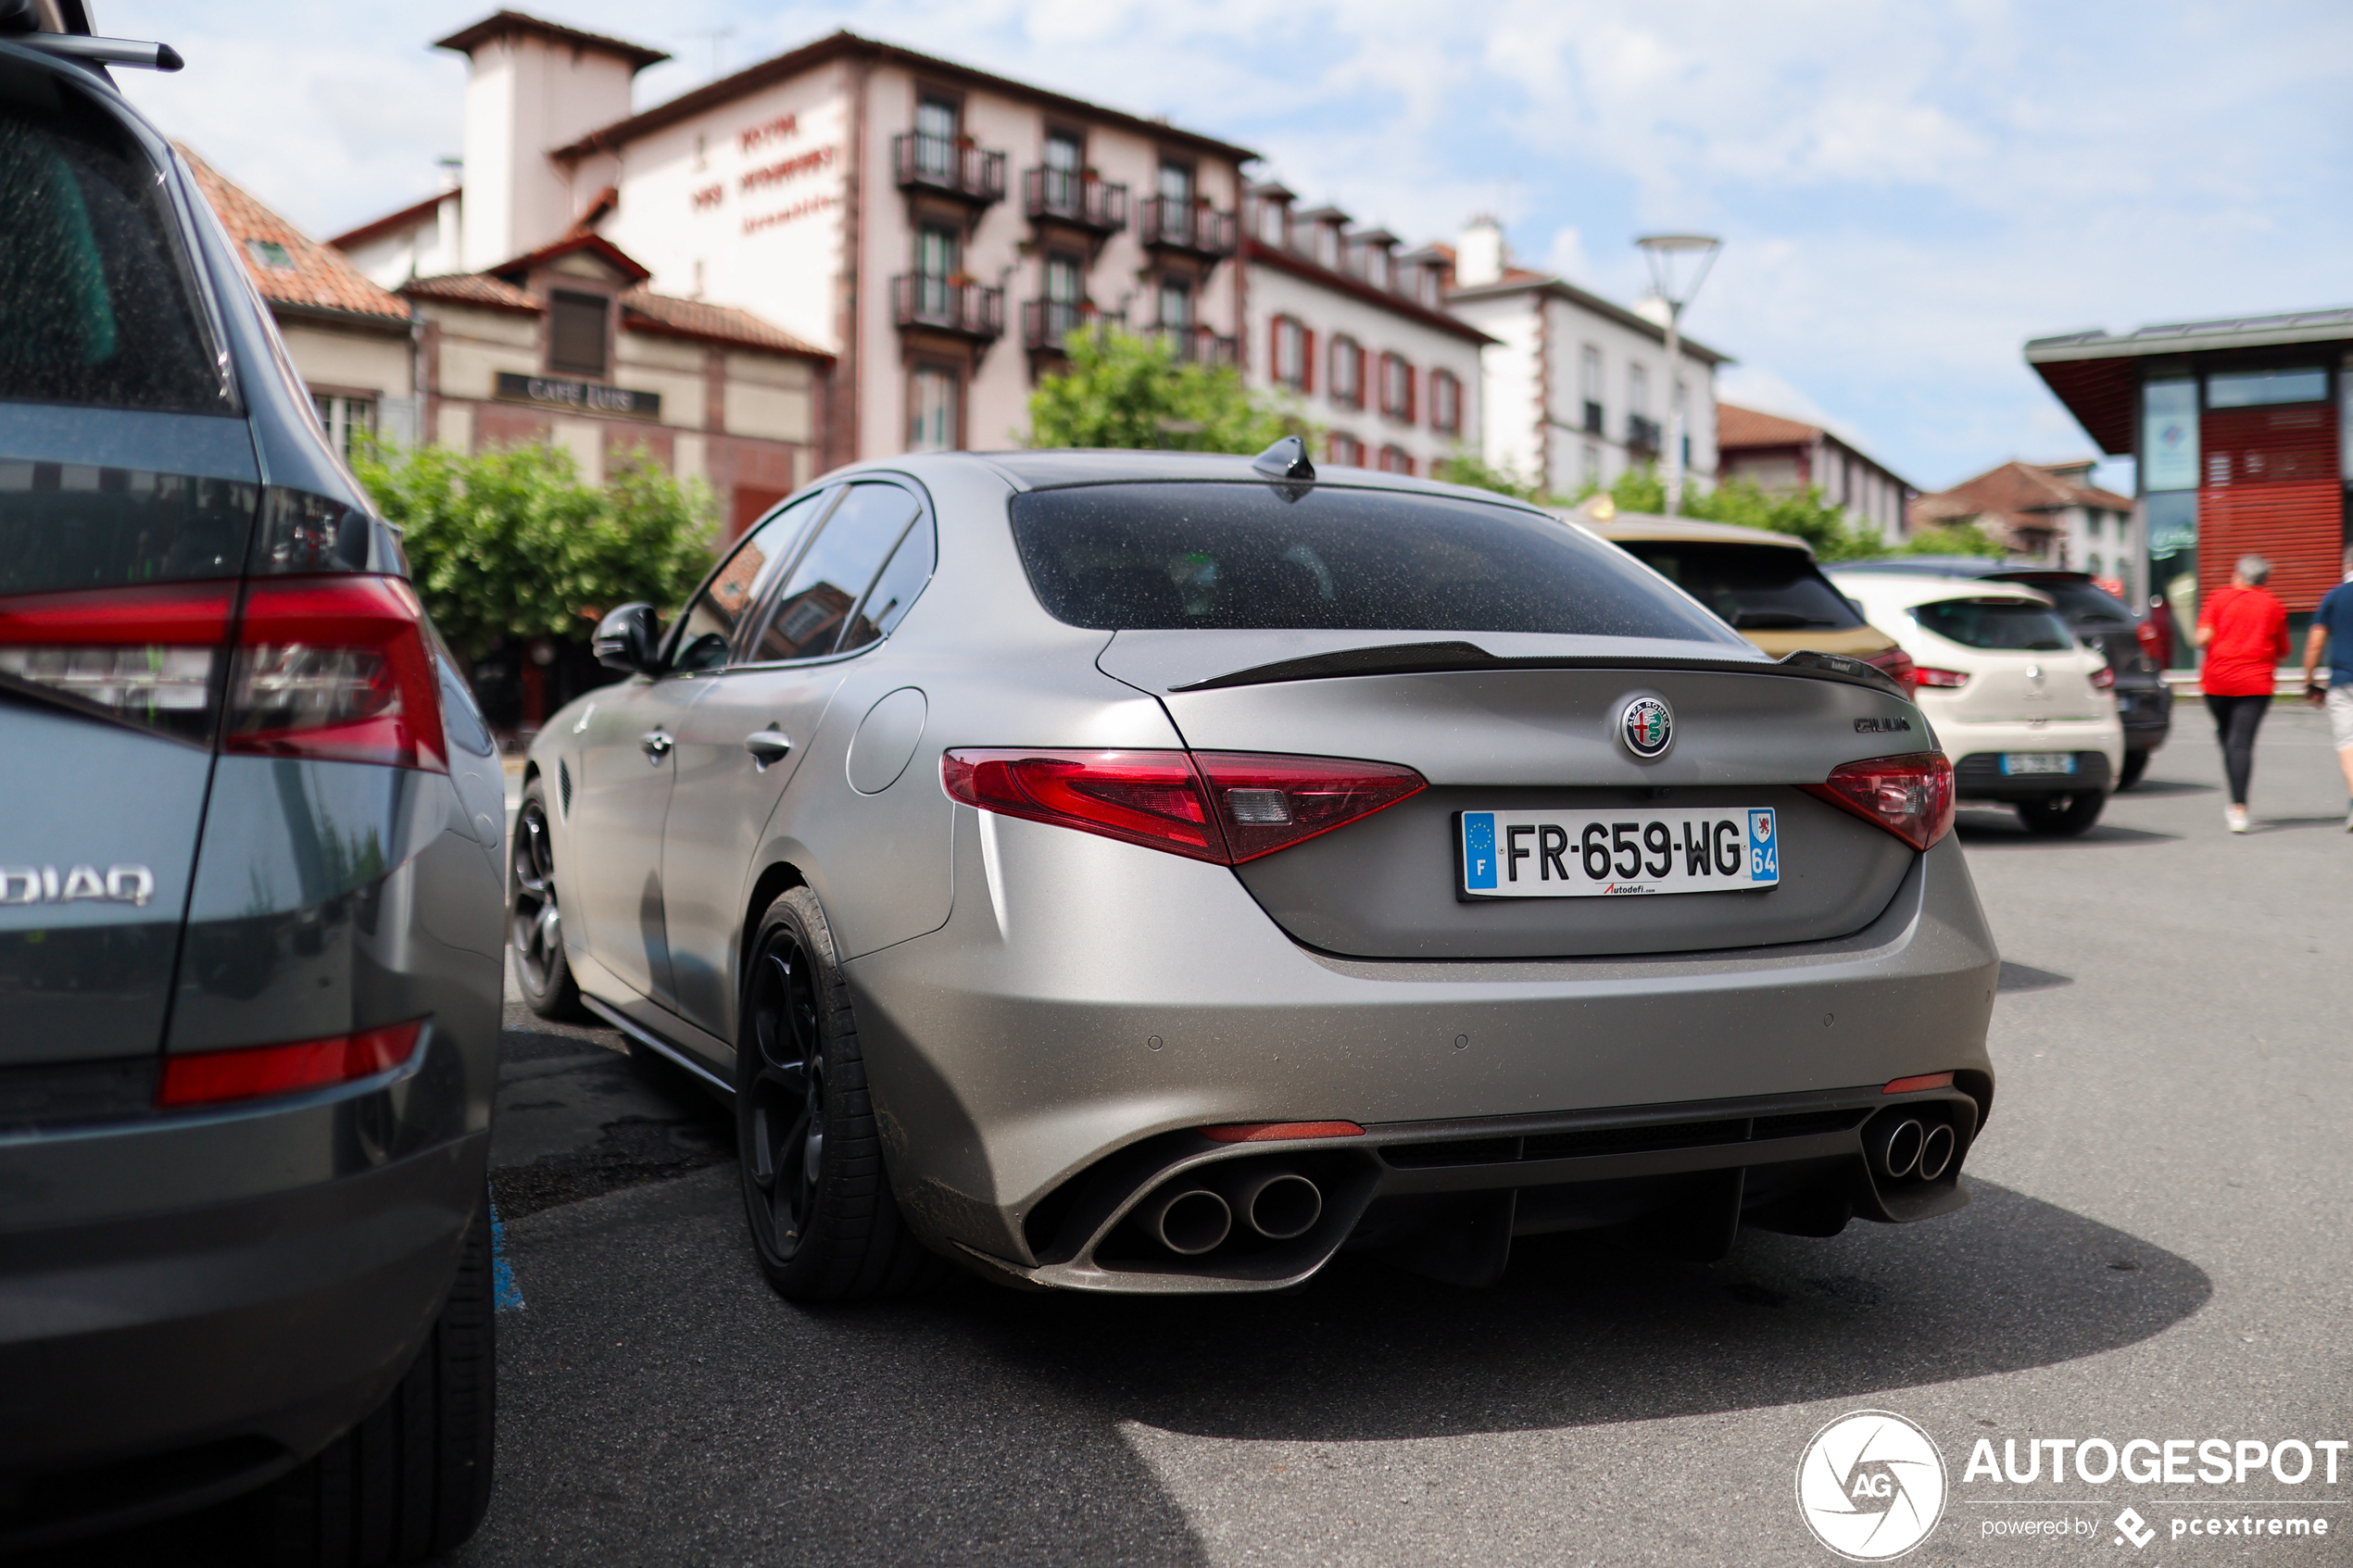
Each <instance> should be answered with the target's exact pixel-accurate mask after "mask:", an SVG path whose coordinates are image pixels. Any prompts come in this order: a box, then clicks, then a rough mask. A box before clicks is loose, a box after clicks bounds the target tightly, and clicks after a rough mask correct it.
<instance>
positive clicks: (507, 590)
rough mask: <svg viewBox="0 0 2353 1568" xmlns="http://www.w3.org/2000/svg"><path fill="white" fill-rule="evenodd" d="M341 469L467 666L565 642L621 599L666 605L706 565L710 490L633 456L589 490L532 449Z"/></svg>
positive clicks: (431, 449)
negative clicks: (500, 649)
mask: <svg viewBox="0 0 2353 1568" xmlns="http://www.w3.org/2000/svg"><path fill="white" fill-rule="evenodd" d="M353 466H354V468H355V470H357V472H358V473H359V480H360V483H363V484H365V485H366V486H367V487H368V490H369V493H370V494H371V495H373V496H374V497H375V499H376V504H377V506H379V507H380V508H383V510H384V516H385V517H386V518H387V519H388V520H390V521H392V522H393V523H394V524H395V525H396V527H398V528H399V529H400V530H401V532H402V534H403V542H404V544H405V546H406V547H407V549H408V552H409V571H410V572H411V574H412V576H413V578H414V580H415V583H416V585H417V594H418V596H419V597H420V598H422V599H423V600H424V604H425V608H426V610H427V612H428V613H430V614H431V615H432V617H433V619H434V625H436V626H438V627H439V628H440V629H441V634H442V635H443V636H445V637H447V639H448V640H449V644H450V646H451V647H452V648H453V649H455V650H456V651H457V652H458V654H459V656H460V657H461V658H462V659H465V660H466V661H467V662H469V663H471V662H472V660H474V659H479V658H481V657H482V656H483V655H484V653H486V652H488V651H489V650H490V649H491V648H492V647H494V646H497V644H498V643H499V642H501V641H502V640H505V639H508V638H514V639H518V640H520V639H524V638H531V637H557V638H577V637H579V636H581V635H583V634H584V633H585V631H586V630H587V628H586V626H585V621H586V620H587V619H588V618H589V617H591V616H593V615H594V614H598V613H601V612H602V611H604V610H606V609H610V608H612V607H613V606H614V605H617V604H623V603H625V602H627V601H629V600H631V599H649V600H651V601H652V602H654V603H655V604H658V605H661V606H664V607H669V606H674V605H676V604H678V603H679V602H681V601H682V600H683V599H685V597H686V595H687V593H688V592H690V591H691V590H692V589H693V587H694V585H695V583H698V581H700V580H701V577H702V574H703V573H704V572H705V571H708V570H709V569H710V566H711V541H712V535H713V533H714V532H715V528H714V523H715V513H714V511H713V508H712V506H711V493H710V491H709V490H708V489H707V488H706V487H705V486H704V485H703V483H702V482H701V481H699V480H684V481H682V480H679V479H676V478H674V477H673V476H672V475H670V474H669V473H667V472H665V471H663V470H661V468H660V467H659V466H658V465H657V464H656V463H655V462H654V461H653V459H652V458H651V457H650V456H649V455H648V453H647V452H646V451H645V450H644V449H643V448H639V449H637V450H635V451H633V452H631V453H629V454H628V455H627V456H625V457H623V458H622V459H621V460H620V463H619V465H618V467H617V468H616V469H615V470H614V472H613V476H612V478H611V480H610V483H606V484H604V485H601V486H598V485H591V484H586V483H582V481H581V477H580V470H579V467H578V465H577V464H576V463H574V462H573V457H572V454H571V453H570V452H568V451H565V450H563V449H562V448H560V447H554V446H545V445H525V446H511V447H504V448H498V449H494V450H491V451H487V452H484V453H481V454H480V455H478V456H474V457H468V456H466V455H465V454H464V453H462V452H457V451H453V450H451V449H450V448H448V447H447V446H422V447H418V448H415V449H413V450H398V449H391V448H379V449H377V450H374V451H371V452H368V453H365V454H363V455H361V456H360V457H359V458H358V460H357V461H356V462H355V463H354V465H353Z"/></svg>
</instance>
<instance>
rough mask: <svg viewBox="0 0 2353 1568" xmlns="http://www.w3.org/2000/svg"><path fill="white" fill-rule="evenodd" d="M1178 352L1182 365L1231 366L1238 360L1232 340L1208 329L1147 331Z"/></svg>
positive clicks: (1162, 328) (1166, 328) (1191, 328)
mask: <svg viewBox="0 0 2353 1568" xmlns="http://www.w3.org/2000/svg"><path fill="white" fill-rule="evenodd" d="M1145 330H1146V332H1150V333H1151V335H1152V336H1155V337H1157V338H1159V339H1161V341H1163V342H1164V343H1165V344H1167V345H1168V346H1169V347H1170V348H1172V349H1174V350H1175V351H1176V362H1177V363H1178V364H1180V365H1231V364H1233V363H1234V362H1235V359H1236V358H1237V356H1236V354H1235V352H1234V350H1235V343H1234V340H1233V339H1232V338H1229V337H1220V336H1218V335H1217V334H1216V333H1215V332H1212V331H1211V330H1210V329H1209V328H1207V327H1158V326H1155V327H1148V328H1146V329H1145Z"/></svg>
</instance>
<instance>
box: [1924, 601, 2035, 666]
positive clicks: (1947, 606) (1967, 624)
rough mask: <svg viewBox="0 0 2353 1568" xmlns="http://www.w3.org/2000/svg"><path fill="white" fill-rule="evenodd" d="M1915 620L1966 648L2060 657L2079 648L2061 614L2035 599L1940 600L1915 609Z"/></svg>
mask: <svg viewBox="0 0 2353 1568" xmlns="http://www.w3.org/2000/svg"><path fill="white" fill-rule="evenodd" d="M1912 619H1913V620H1915V621H1919V623H1920V624H1921V625H1922V626H1925V627H1927V628H1928V629H1929V630H1930V631H1931V632H1933V633H1936V634H1937V635H1938V636H1940V637H1948V638H1950V639H1952V640H1953V641H1954V642H1957V643H1958V644H1960V645H1961V646H1963V647H1965V648H1994V649H2001V650H2007V651H2009V652H2017V653H2058V652H2061V651H2063V650H2064V649H2067V648H2071V647H2073V646H2075V634H2074V633H2072V632H2070V631H2069V630H2068V629H2067V622H2065V621H2061V620H2060V619H2059V618H2058V612H2057V610H2055V609H2052V608H2049V607H2047V606H2045V605H2039V604H2036V603H2034V602H2033V601H2032V600H2031V599H1939V600H1937V601H1936V602H1935V603H1933V604H1924V605H1917V606H1915V607H1914V608H1913V609H1912Z"/></svg>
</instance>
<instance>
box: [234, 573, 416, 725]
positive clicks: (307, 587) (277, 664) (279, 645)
mask: <svg viewBox="0 0 2353 1568" xmlns="http://www.w3.org/2000/svg"><path fill="white" fill-rule="evenodd" d="M222 746H223V748H224V749H225V750H229V751H233V752H245V753H249V754H258V755H262V756H269V757H317V758H329V759H335V760H338V761H346V762H389V763H393V764H396V765H397V766H400V767H405V768H425V769H430V770H432V771H435V772H440V771H446V770H447V767H448V760H447V758H446V757H445V756H444V755H443V751H442V741H441V696H440V691H439V689H438V687H437V686H436V685H435V684H434V673H433V659H432V657H431V656H430V655H429V654H428V653H427V652H426V651H425V635H424V613H423V610H422V608H421V607H420V606H419V605H418V603H417V596H416V593H415V591H414V590H413V589H411V588H410V587H409V584H408V583H404V582H402V581H401V580H400V579H399V578H397V577H372V576H356V575H355V576H338V577H305V578H292V579H284V580H276V581H272V580H268V579H264V580H262V581H260V582H257V583H254V585H253V587H252V589H251V590H250V591H249V592H248V594H247V595H246V597H245V618H244V620H243V621H240V622H239V624H238V628H237V650H236V655H235V659H234V660H233V664H232V667H231V670H230V674H229V718H228V723H227V725H226V728H225V734H224V736H223V740H222Z"/></svg>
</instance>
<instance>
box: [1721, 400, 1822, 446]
mask: <svg viewBox="0 0 2353 1568" xmlns="http://www.w3.org/2000/svg"><path fill="white" fill-rule="evenodd" d="M1821 433H1822V432H1821V429H1820V427H1818V426H1816V425H1809V424H1802V423H1800V422H1799V421H1797V420H1785V419H1783V418H1781V417H1780V415H1779V414H1768V413H1765V412H1763V411H1762V410H1760V409H1756V408H1742V407H1741V406H1740V405H1738V404H1737V403H1718V404H1717V405H1716V447H1717V450H1718V451H1729V450H1731V449H1733V448H1736V447H1742V446H1803V445H1806V444H1807V443H1808V442H1811V441H1813V440H1814V439H1815V438H1816V437H1818V436H1819V435H1820V434H1821Z"/></svg>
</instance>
